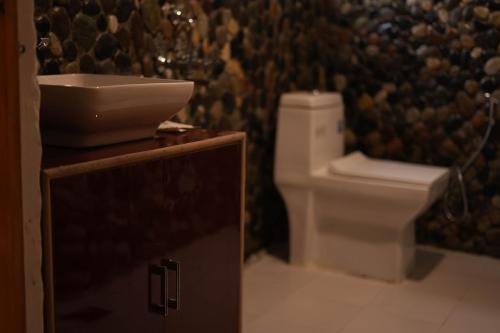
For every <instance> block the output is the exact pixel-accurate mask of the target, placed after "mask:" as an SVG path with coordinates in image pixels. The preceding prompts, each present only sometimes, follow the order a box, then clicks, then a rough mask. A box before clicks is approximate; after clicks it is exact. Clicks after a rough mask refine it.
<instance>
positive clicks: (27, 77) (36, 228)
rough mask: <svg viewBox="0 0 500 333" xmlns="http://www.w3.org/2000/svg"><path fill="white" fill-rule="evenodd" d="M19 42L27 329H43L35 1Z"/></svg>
mask: <svg viewBox="0 0 500 333" xmlns="http://www.w3.org/2000/svg"><path fill="white" fill-rule="evenodd" d="M17 6H18V34H19V43H20V44H21V45H24V47H25V48H26V50H25V52H24V53H23V54H21V55H20V57H19V61H20V63H19V78H20V83H19V84H20V93H21V96H20V98H21V101H20V102H21V165H22V184H23V188H22V193H23V220H24V262H25V276H26V315H27V318H26V332H28V333H41V332H43V285H42V260H41V258H42V243H41V224H40V222H41V217H40V216H41V208H40V206H41V204H40V201H41V199H40V181H39V179H40V162H41V154H42V146H41V143H40V142H41V141H40V131H39V127H38V123H39V122H38V115H39V103H40V93H39V90H38V84H37V83H36V72H37V61H36V56H35V43H36V33H35V26H34V21H33V11H34V1H33V0H21V1H18V4H17Z"/></svg>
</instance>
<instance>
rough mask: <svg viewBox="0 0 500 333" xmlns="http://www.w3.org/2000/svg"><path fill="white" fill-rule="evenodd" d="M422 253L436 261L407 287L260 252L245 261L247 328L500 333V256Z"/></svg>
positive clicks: (260, 331) (263, 331) (258, 331)
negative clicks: (292, 263)
mask: <svg viewBox="0 0 500 333" xmlns="http://www.w3.org/2000/svg"><path fill="white" fill-rule="evenodd" d="M423 250H424V251H428V255H427V257H426V256H425V255H424V257H423V258H424V261H425V260H427V259H429V263H430V264H429V265H428V267H427V268H426V267H425V265H426V264H425V262H424V263H423V266H422V267H421V268H423V269H421V270H420V272H419V274H420V275H419V274H416V275H415V276H413V277H412V278H411V279H407V280H405V281H404V282H403V283H401V284H388V283H385V282H378V281H374V280H369V279H363V278H358V277H354V276H350V275H345V274H343V273H337V272H330V271H324V270H321V269H315V268H301V267H295V266H290V265H288V264H287V263H285V262H283V261H282V260H279V259H277V258H275V257H272V256H270V255H267V254H264V255H261V256H259V257H256V258H255V260H251V261H250V262H249V263H247V264H246V265H245V266H246V267H245V274H244V285H243V333H267V332H270V333H271V332H272V333H282V332H283V333H295V332H301V333H304V332H305V333H314V332H317V333H336V332H342V333H345V332H347V333H357V332H359V333H377V332H383V333H392V332H394V333H413V332H415V333H417V332H418V333H427V332H437V331H438V330H439V332H440V333H462V332H463V333H465V332H467V333H475V332H481V333H489V332H491V333H493V332H494V333H499V332H500V260H496V259H492V258H487V257H480V256H473V255H468V254H462V253H457V252H451V251H446V250H441V249H435V248H430V247H424V248H423ZM426 258H427V259H426ZM436 258H438V259H439V260H437V261H436V260H435V259H436ZM436 263H437V265H435V264H436ZM429 268H431V269H429ZM426 270H427V272H426ZM422 272H425V274H422Z"/></svg>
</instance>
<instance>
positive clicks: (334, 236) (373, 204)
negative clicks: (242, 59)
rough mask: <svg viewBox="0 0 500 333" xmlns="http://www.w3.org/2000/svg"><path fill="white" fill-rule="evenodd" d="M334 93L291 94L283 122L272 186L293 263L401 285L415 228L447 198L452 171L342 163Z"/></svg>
mask: <svg viewBox="0 0 500 333" xmlns="http://www.w3.org/2000/svg"><path fill="white" fill-rule="evenodd" d="M343 130H344V110H343V102H342V97H341V95H339V94H335V93H322V94H311V93H301V92H299V93H289V94H284V95H282V97H281V101H280V109H279V114H278V124H277V136H276V155H275V168H274V181H275V183H276V185H277V187H278V189H279V191H280V193H281V194H282V196H283V199H284V201H285V204H286V207H287V211H288V219H289V227H290V228H289V229H290V261H291V263H292V264H297V265H318V266H322V267H325V268H328V269H335V270H342V271H345V272H348V273H352V274H356V275H362V276H366V277H370V278H376V279H382V280H387V281H393V282H399V281H401V280H402V279H404V278H405V276H406V274H407V272H408V271H409V270H411V268H412V264H413V262H414V253H415V236H414V221H415V218H416V217H418V216H419V215H420V214H421V213H423V212H424V211H425V210H426V209H427V208H428V207H429V206H430V205H432V204H433V203H434V202H435V201H436V199H437V198H439V197H440V196H441V195H442V193H443V192H444V190H445V188H446V186H447V183H448V169H446V168H441V167H433V166H425V165H417V164H411V163H403V162H395V161H385V160H377V159H372V158H369V157H367V156H365V155H364V154H363V153H361V152H353V153H350V154H348V155H346V156H344V133H343Z"/></svg>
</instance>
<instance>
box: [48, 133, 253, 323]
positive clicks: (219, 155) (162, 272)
mask: <svg viewBox="0 0 500 333" xmlns="http://www.w3.org/2000/svg"><path fill="white" fill-rule="evenodd" d="M244 156H245V136H244V134H242V133H237V132H212V131H207V130H200V129H198V130H194V131H190V132H187V133H183V134H166V135H160V136H158V137H157V138H155V139H151V140H142V141H136V142H131V143H123V144H117V145H112V146H107V147H101V148H94V149H63V148H55V147H44V158H43V168H42V169H43V171H42V183H43V207H44V208H43V209H44V212H43V215H44V219H43V220H44V221H43V229H44V268H45V278H44V283H45V298H46V302H45V310H46V311H45V312H46V328H47V332H51V333H53V332H56V333H79V332H82V333H83V332H92V333H100V332H102V333H104V332H106V333H109V332H120V333H138V332H145V333H146V332H147V333H154V332H158V333H160V332H167V333H195V332H196V333H199V332H217V333H235V332H240V331H241V329H240V327H241V323H240V322H241V276H242V257H243V247H242V245H243V244H242V242H243V237H242V232H243V228H242V216H243V214H242V212H243V208H244V207H243V202H244V200H243V199H244V170H245V159H244Z"/></svg>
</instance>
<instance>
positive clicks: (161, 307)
mask: <svg viewBox="0 0 500 333" xmlns="http://www.w3.org/2000/svg"><path fill="white" fill-rule="evenodd" d="M154 275H157V276H159V277H160V283H161V286H160V303H153V276H154ZM167 279H168V275H167V271H166V269H165V267H164V266H160V265H154V264H150V265H149V268H148V308H149V309H148V310H149V312H151V313H155V314H159V315H161V316H164V317H166V316H167V314H168V308H167V299H168V295H167V293H168V289H167V282H168V280H167Z"/></svg>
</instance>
